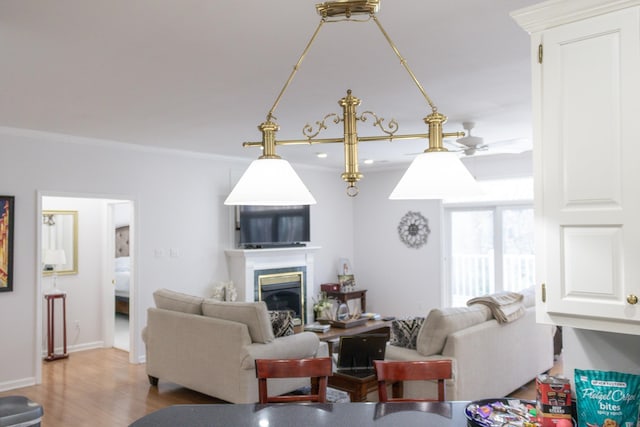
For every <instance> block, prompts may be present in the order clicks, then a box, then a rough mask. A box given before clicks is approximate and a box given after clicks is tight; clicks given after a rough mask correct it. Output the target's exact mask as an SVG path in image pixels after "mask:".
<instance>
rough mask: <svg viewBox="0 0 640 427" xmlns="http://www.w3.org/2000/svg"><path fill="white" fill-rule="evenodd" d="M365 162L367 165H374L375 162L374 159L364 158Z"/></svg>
mask: <svg viewBox="0 0 640 427" xmlns="http://www.w3.org/2000/svg"><path fill="white" fill-rule="evenodd" d="M363 163H364V164H365V165H372V164H373V159H364V160H363Z"/></svg>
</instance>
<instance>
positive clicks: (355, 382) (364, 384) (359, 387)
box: [329, 372, 378, 402]
mask: <svg viewBox="0 0 640 427" xmlns="http://www.w3.org/2000/svg"><path fill="white" fill-rule="evenodd" d="M329 385H330V386H331V387H333V388H337V389H338V390H342V391H346V392H347V393H349V397H350V398H351V401H352V402H365V401H366V400H367V394H368V393H369V392H371V391H374V390H377V389H378V377H376V376H375V375H369V376H368V377H354V376H353V375H347V374H343V373H340V372H334V373H333V375H331V376H330V377H329Z"/></svg>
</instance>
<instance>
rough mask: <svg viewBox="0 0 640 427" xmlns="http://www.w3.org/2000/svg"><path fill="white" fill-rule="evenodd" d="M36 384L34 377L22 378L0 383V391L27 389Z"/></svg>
mask: <svg viewBox="0 0 640 427" xmlns="http://www.w3.org/2000/svg"><path fill="white" fill-rule="evenodd" d="M35 384H36V379H35V377H28V378H22V379H19V380H13V381H6V382H3V383H0V391H8V390H13V389H16V388H22V387H29V386H32V385H35Z"/></svg>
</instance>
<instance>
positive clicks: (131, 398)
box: [0, 349, 225, 427]
mask: <svg viewBox="0 0 640 427" xmlns="http://www.w3.org/2000/svg"><path fill="white" fill-rule="evenodd" d="M128 357H129V354H128V353H127V352H124V351H121V350H117V349H98V350H89V351H82V352H77V353H71V354H70V355H69V358H68V359H61V360H56V361H53V362H47V363H44V364H43V367H42V384H40V385H36V386H32V387H25V388H21V389H14V390H10V391H6V392H2V393H0V397H1V396H12V395H21V396H26V397H28V398H29V399H31V400H33V401H35V402H38V403H39V404H41V405H42V406H43V408H44V417H43V419H42V425H43V426H45V427H54V426H96V427H102V426H104V427H113V426H127V425H129V424H131V423H132V422H133V421H135V420H137V419H138V418H140V417H142V416H144V415H145V414H148V413H150V412H153V411H155V410H157V409H160V408H163V407H165V406H169V405H174V404H185V403H225V402H223V401H221V400H218V399H215V398H213V397H210V396H207V395H204V394H201V393H198V392H195V391H192V390H189V389H186V388H184V387H179V386H177V385H175V384H169V383H166V382H163V381H162V380H161V381H160V384H159V387H158V388H155V387H151V386H150V385H149V381H148V380H147V374H146V372H145V365H144V364H142V365H131V364H129V363H128Z"/></svg>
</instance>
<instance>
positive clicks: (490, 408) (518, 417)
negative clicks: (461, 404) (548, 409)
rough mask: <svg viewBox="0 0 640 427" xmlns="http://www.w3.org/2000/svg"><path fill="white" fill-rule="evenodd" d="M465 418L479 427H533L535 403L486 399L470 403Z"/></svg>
mask: <svg viewBox="0 0 640 427" xmlns="http://www.w3.org/2000/svg"><path fill="white" fill-rule="evenodd" d="M465 412H466V415H467V418H468V419H469V420H471V421H472V422H473V423H475V424H476V425H477V426H480V427H527V426H535V425H536V424H534V422H535V420H536V408H535V402H528V401H523V400H518V399H488V400H482V401H477V402H473V403H470V404H469V405H467V408H466V410H465Z"/></svg>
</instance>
